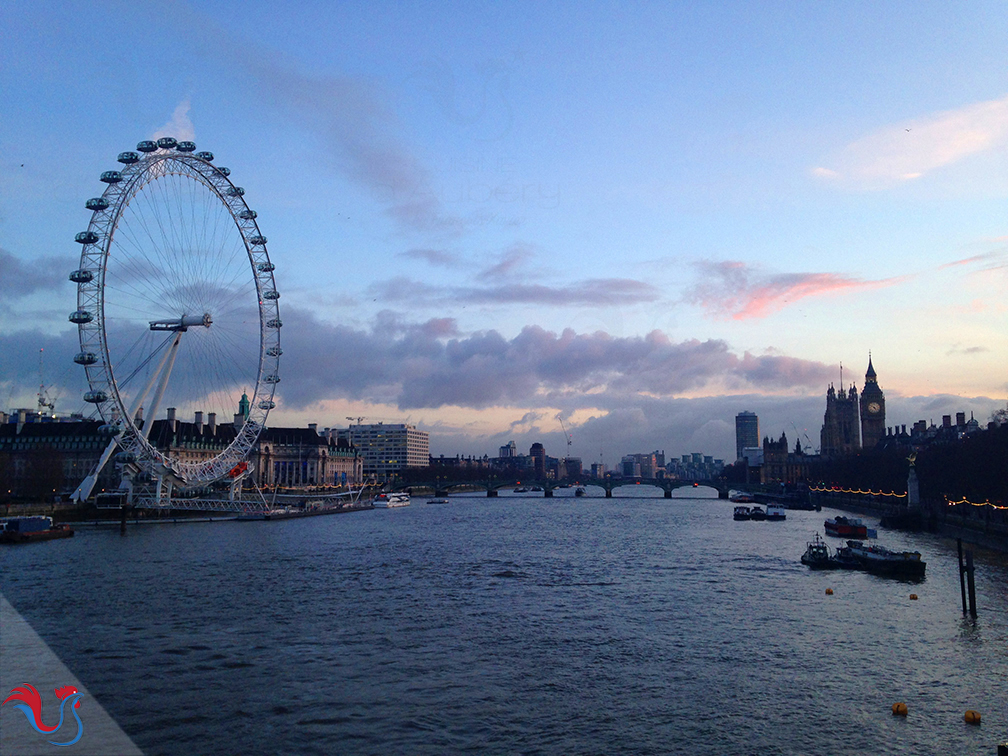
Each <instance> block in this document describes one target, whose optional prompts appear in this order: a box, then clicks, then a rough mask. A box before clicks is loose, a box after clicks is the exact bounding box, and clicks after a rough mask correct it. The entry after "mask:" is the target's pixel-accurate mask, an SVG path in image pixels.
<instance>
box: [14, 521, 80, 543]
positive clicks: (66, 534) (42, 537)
mask: <svg viewBox="0 0 1008 756" xmlns="http://www.w3.org/2000/svg"><path fill="white" fill-rule="evenodd" d="M73 534H74V532H73V530H72V529H71V528H70V526H69V525H66V524H59V525H53V520H52V517H48V516H38V517H15V518H13V519H11V520H7V521H6V522H4V523H3V526H2V529H0V543H31V542H32V541H51V540H52V539H54V538H72V537H73Z"/></svg>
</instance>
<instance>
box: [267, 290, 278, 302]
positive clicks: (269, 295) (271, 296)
mask: <svg viewBox="0 0 1008 756" xmlns="http://www.w3.org/2000/svg"><path fill="white" fill-rule="evenodd" d="M263 299H268V300H270V301H274V302H275V301H276V300H278V299H280V292H279V291H274V290H272V289H271V290H270V291H264V292H263Z"/></svg>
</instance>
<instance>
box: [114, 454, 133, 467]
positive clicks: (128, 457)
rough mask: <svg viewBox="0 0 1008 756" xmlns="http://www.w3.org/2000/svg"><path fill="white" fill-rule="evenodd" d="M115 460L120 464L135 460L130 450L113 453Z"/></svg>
mask: <svg viewBox="0 0 1008 756" xmlns="http://www.w3.org/2000/svg"><path fill="white" fill-rule="evenodd" d="M115 461H116V462H118V463H119V464H120V465H128V464H129V463H130V462H135V461H136V454H134V453H133V452H131V451H121V452H119V453H118V454H116V455H115Z"/></svg>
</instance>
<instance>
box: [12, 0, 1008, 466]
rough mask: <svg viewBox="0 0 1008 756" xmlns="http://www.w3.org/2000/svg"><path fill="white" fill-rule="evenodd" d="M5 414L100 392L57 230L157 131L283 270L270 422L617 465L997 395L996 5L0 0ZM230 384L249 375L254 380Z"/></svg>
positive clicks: (1007, 29)
mask: <svg viewBox="0 0 1008 756" xmlns="http://www.w3.org/2000/svg"><path fill="white" fill-rule="evenodd" d="M0 28H3V29H4V30H5V32H4V44H3V45H0V102H2V103H3V107H2V108H0V355H2V356H0V407H3V408H14V407H24V406H28V407H31V406H34V405H35V403H36V392H37V391H38V387H39V382H40V378H39V349H44V353H43V355H44V359H43V366H42V382H43V383H44V384H45V385H46V390H47V393H48V394H49V396H50V398H55V399H56V403H57V407H56V409H57V411H58V412H72V411H79V410H87V409H88V405H86V404H84V403H83V401H81V399H80V397H81V396H82V394H83V392H84V391H85V390H86V389H87V385H86V381H85V380H84V376H83V370H82V369H81V368H80V367H79V366H76V365H74V364H73V362H72V356H73V354H74V353H75V352H76V351H77V349H78V347H77V335H76V330H75V327H74V326H73V325H72V324H70V323H69V322H68V321H67V315H68V314H69V313H70V312H71V311H72V310H74V309H75V308H76V293H75V289H74V285H73V284H71V283H70V282H69V281H68V279H67V275H68V274H69V272H70V271H72V270H74V269H75V268H77V267H78V260H79V255H80V248H79V246H78V245H76V244H75V243H74V241H73V237H74V234H75V233H77V232H78V231H80V230H83V229H85V228H86V227H87V223H88V221H89V218H90V214H89V213H88V212H86V211H85V210H84V208H83V203H84V201H85V200H86V199H87V198H89V197H92V196H98V194H100V192H101V190H102V189H104V185H103V184H101V183H100V182H99V181H98V176H99V175H100V173H101V172H102V171H104V170H108V169H112V168H116V167H117V166H118V164H117V163H116V162H115V159H116V156H117V155H118V153H119V152H121V151H123V150H130V149H135V145H136V143H137V142H138V141H140V140H142V139H149V138H152V137H155V136H162V135H171V136H175V137H177V138H179V139H183V138H186V139H191V140H193V141H195V142H196V143H197V146H198V149H207V150H211V151H212V152H213V153H214V154H215V155H216V157H217V162H218V163H220V164H226V165H227V166H228V167H230V168H231V170H232V176H231V178H232V179H233V180H234V181H235V183H236V184H240V185H242V186H243V187H244V188H245V190H246V195H245V199H246V200H247V201H248V203H249V205H250V206H251V207H253V208H255V210H256V211H257V213H258V222H259V225H260V228H261V230H262V231H263V233H264V234H265V235H266V236H267V237H268V239H269V244H268V249H269V255H270V258H271V260H272V261H273V262H274V263H275V264H276V266H277V271H276V281H277V286H278V289H279V290H280V291H281V294H282V299H281V300H280V309H281V314H282V316H283V321H284V327H283V330H282V343H283V347H284V355H283V358H282V360H281V376H282V381H281V383H280V384H279V385H278V392H277V397H276V399H277V405H278V406H277V408H276V409H275V410H274V411H273V413H271V415H270V419H269V424H270V425H274V426H276V425H304V424H306V423H309V422H317V423H318V424H319V427H335V426H345V425H346V424H347V418H348V417H353V418H355V419H356V418H358V417H362V418H366V421H370V422H377V421H383V422H392V423H394V422H408V423H411V424H414V425H416V426H418V427H419V428H421V429H423V430H426V431H428V432H429V433H430V435H431V452H432V453H433V454H435V455H438V454H445V455H451V456H454V455H455V454H463V455H470V454H475V455H483V454H489V455H491V456H495V455H496V454H497V449H498V447H499V446H501V445H503V444H505V443H507V442H508V441H510V440H512V439H514V440H515V441H516V442H517V444H518V446H519V448H520V449H521V450H527V448H528V446H529V445H530V444H531V443H532V442H534V441H541V442H543V443H544V444H545V445H546V449H547V453H549V454H553V455H557V456H559V455H561V454H563V453H565V449H564V446H565V438H564V435H563V431H562V430H561V427H560V422H559V421H558V419H557V416H558V415H559V416H561V417H562V418H563V421H564V425H565V427H566V429H567V430H568V431H569V432H570V434H571V444H570V450H571V453H572V454H574V455H575V456H580V457H582V459H583V460H584V461H585V463H586V464H588V463H590V462H594V461H600V460H601V461H604V462H606V463H607V464H609V465H610V466H612V465H613V464H615V463H616V462H618V460H619V458H620V456H622V455H623V454H628V453H635V452H646V451H651V450H656V449H657V450H664V451H665V452H666V454H667V455H670V456H677V455H681V454H686V453H689V452H696V451H701V452H703V453H705V454H711V455H713V456H715V457H718V458H724V459H726V460H728V461H731V459H732V458H733V457H734V443H735V439H734V417H735V415H736V414H737V413H738V412H740V411H742V410H748V411H754V412H757V414H758V415H759V416H760V425H761V432H762V434H763V435H770V436H774V437H777V436H779V435H780V433H782V432H783V433H786V434H787V436H788V438H789V439H791V442H792V443H794V439H795V437H796V436H798V437H799V438H801V439H802V443H803V445H806V446H811V447H812V448H813V449H814V448H817V447H818V446H819V430H820V427H821V425H822V414H823V411H824V409H825V393H826V389H827V387H828V386H829V384H830V383H833V384H836V385H837V386H839V385H840V381H841V365H842V366H843V373H842V380H843V382H844V385H845V386H846V385H848V384H849V383H850V382H852V381H853V382H854V383H855V385H856V386H857V387H858V388H859V389H860V387H861V385H862V384H863V382H864V373H865V370H866V368H867V364H868V357H869V353H870V354H871V359H872V362H873V365H874V367H875V369H876V371H877V373H878V380H879V384H880V386H881V387H882V389H883V391H884V392H885V395H886V400H887V424H888V425H894V424H906V425H910V424H911V423H913V422H915V421H917V420H920V419H924V420H928V421H932V420H933V421H934V422H936V423H940V422H941V416H942V415H943V414H954V413H955V412H957V411H965V412H966V413H967V416H969V414H970V413H974V414H975V416H976V417H977V419H978V420H980V421H981V422H986V420H987V419H988V418H989V416H990V414H991V413H992V412H993V411H994V410H995V409H998V408H1001V407H1004V406H1005V404H1006V399H1008V297H1006V295H1005V292H1006V291H1008V217H1006V216H1008V214H1006V210H1008V69H1006V68H1005V66H1004V55H1003V53H1004V47H1003V40H1004V39H1005V38H1008V15H1006V14H1005V13H1004V8H1003V5H1002V4H1000V3H998V2H989V3H988V2H970V3H944V2H943V3H928V2H914V3H909V2H907V3H878V2H863V3H861V2H850V3H836V4H826V3H784V2H778V3H772V2H767V3H737V2H731V3H715V2H705V3H687V2H679V3H643V2H642V3H634V4H622V3H621V4H617V3H603V2H597V3H531V2H525V3H500V2H495V3H476V2H472V3H456V4H450V3H436V2H424V3H340V2H326V3H316V2H300V3H284V4H279V5H278V4H277V3H265V2H244V3H242V4H241V5H240V6H239V5H238V4H235V3H230V2H206V3H193V4H188V3H176V2H158V3H144V2H130V3H121V2H106V3H101V4H93V3H91V4H86V3H61V4H44V3H29V2H21V1H20V0H12V1H11V2H8V3H5V4H4V5H3V6H2V7H0ZM239 394H240V391H239Z"/></svg>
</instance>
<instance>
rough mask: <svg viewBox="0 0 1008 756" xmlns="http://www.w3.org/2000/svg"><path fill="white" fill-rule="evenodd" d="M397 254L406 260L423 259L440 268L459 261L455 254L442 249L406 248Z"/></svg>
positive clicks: (453, 265)
mask: <svg viewBox="0 0 1008 756" xmlns="http://www.w3.org/2000/svg"><path fill="white" fill-rule="evenodd" d="M397 256H398V257H404V258H406V259H407V260H425V261H426V262H428V263H430V264H431V265H437V266H439V267H442V268H453V267H455V266H456V265H458V264H459V263H460V262H461V261H460V260H459V258H458V256H457V255H453V254H451V253H450V252H445V251H444V250H443V249H408V250H406V251H405V252H400V253H399V254H398V255H397Z"/></svg>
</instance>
